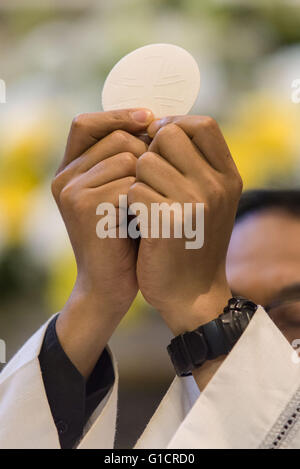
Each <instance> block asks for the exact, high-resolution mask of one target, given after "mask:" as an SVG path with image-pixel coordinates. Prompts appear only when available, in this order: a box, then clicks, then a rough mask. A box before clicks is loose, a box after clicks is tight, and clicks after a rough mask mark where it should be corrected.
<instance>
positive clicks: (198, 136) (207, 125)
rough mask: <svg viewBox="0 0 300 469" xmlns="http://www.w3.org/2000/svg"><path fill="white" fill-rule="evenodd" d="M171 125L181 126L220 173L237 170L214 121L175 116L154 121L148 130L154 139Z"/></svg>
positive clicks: (198, 117) (203, 117)
mask: <svg viewBox="0 0 300 469" xmlns="http://www.w3.org/2000/svg"><path fill="white" fill-rule="evenodd" d="M170 123H173V124H176V125H177V126H179V127H180V128H181V129H182V130H183V131H184V132H185V133H186V135H188V137H189V138H190V139H191V140H192V142H193V143H194V144H195V145H196V146H197V147H198V148H199V150H200V152H201V153H202V154H203V155H204V157H205V158H206V160H207V161H208V162H209V164H210V165H211V166H212V167H213V168H215V169H216V170H217V171H220V172H228V171H229V170H232V169H235V170H237V169H236V165H235V163H234V160H233V158H232V156H231V153H230V151H229V148H228V146H227V143H226V141H225V139H224V137H223V135H222V132H221V130H220V128H219V126H218V124H217V123H216V121H215V120H214V119H212V118H211V117H207V116H175V117H167V118H164V119H161V120H157V121H154V122H153V123H151V124H150V126H149V128H148V133H149V136H150V137H153V136H154V135H155V134H156V133H157V132H158V131H159V129H160V128H161V127H164V126H166V125H168V124H170Z"/></svg>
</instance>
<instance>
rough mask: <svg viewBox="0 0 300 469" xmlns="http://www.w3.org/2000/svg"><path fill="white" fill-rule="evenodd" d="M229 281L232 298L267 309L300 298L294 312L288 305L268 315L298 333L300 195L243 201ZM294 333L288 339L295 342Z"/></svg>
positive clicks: (261, 193) (261, 195) (247, 196)
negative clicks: (277, 302) (277, 303)
mask: <svg viewBox="0 0 300 469" xmlns="http://www.w3.org/2000/svg"><path fill="white" fill-rule="evenodd" d="M227 276H228V280H229V284H230V287H231V290H232V291H233V293H234V294H239V295H242V296H245V297H247V298H249V299H252V300H253V301H255V302H256V303H259V304H261V305H263V306H267V305H270V304H271V303H273V302H275V301H277V300H278V301H279V302H281V300H284V301H285V300H290V299H293V298H295V297H297V298H299V304H298V305H297V307H296V309H295V307H294V306H293V308H294V309H293V308H292V306H291V304H290V303H285V306H284V308H282V306H280V307H275V308H272V309H271V310H270V315H271V317H273V319H274V320H275V322H276V323H278V325H281V326H282V327H281V329H288V328H289V329H290V327H291V322H294V321H296V322H295V324H294V326H295V327H296V328H299V329H298V330H299V333H300V327H299V326H300V316H299V317H298V316H297V313H298V312H299V314H300V190H253V191H248V192H245V193H244V194H243V195H242V197H241V201H240V204H239V209H238V213H237V217H236V224H235V227H234V230H233V233H232V238H231V242H230V246H229V250H228V257H227ZM287 304H288V305H289V306H288V307H287V306H286V305H287ZM292 309H293V312H292ZM287 323H289V325H288V324H287ZM297 324H298V326H297ZM283 332H284V331H283ZM290 333H291V331H290ZM290 333H288V334H286V335H288V336H289V338H293V337H291V334H290ZM294 333H295V328H294V329H293V333H292V336H294ZM298 335H299V334H298Z"/></svg>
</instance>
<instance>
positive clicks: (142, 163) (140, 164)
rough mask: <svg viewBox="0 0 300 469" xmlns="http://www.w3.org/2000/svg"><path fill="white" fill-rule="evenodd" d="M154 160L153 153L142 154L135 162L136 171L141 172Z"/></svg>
mask: <svg viewBox="0 0 300 469" xmlns="http://www.w3.org/2000/svg"><path fill="white" fill-rule="evenodd" d="M155 160H156V155H155V153H153V152H151V151H146V152H145V153H143V154H142V155H141V156H140V157H139V158H138V160H137V169H139V170H143V168H144V167H146V166H149V164H152V163H153V162H155Z"/></svg>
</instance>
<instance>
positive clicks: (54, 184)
mask: <svg viewBox="0 0 300 469" xmlns="http://www.w3.org/2000/svg"><path fill="white" fill-rule="evenodd" d="M58 178H59V176H55V177H54V178H53V179H52V182H51V192H52V195H53V197H54V198H55V199H57V198H58V196H59V192H60V187H59V182H58Z"/></svg>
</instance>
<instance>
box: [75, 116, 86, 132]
mask: <svg viewBox="0 0 300 469" xmlns="http://www.w3.org/2000/svg"><path fill="white" fill-rule="evenodd" d="M85 125H86V114H78V115H77V116H75V117H74V119H73V120H72V126H71V127H72V130H81V129H83V128H84V127H85Z"/></svg>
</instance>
